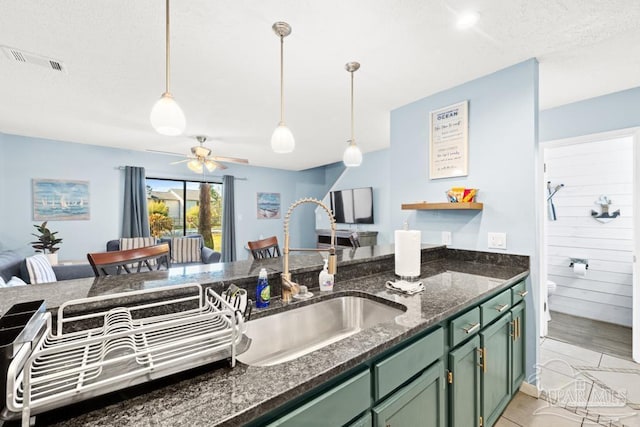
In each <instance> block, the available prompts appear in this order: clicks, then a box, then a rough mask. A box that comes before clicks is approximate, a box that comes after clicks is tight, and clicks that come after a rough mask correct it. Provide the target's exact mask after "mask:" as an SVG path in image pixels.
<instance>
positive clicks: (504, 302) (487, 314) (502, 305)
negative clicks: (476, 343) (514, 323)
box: [480, 289, 511, 328]
mask: <svg viewBox="0 0 640 427" xmlns="http://www.w3.org/2000/svg"><path fill="white" fill-rule="evenodd" d="M510 307H511V289H507V290H506V291H503V292H502V293H500V294H498V295H496V296H495V297H493V298H491V299H490V300H489V301H487V302H485V303H484V304H482V305H481V306H480V313H481V316H482V318H481V320H482V327H483V328H484V327H485V326H487V325H488V324H489V323H491V322H493V321H494V320H495V319H497V318H498V317H500V316H502V315H503V314H505V313H507V312H508V311H509V308H510Z"/></svg>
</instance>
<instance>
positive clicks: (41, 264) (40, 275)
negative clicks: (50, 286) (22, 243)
mask: <svg viewBox="0 0 640 427" xmlns="http://www.w3.org/2000/svg"><path fill="white" fill-rule="evenodd" d="M26 261H27V271H28V272H29V281H30V282H31V284H32V285H38V284H40V283H50V282H55V281H57V280H58V279H56V273H54V271H53V268H51V264H49V258H47V256H46V255H44V254H38V255H34V256H30V257H27V258H26ZM12 280H13V279H12Z"/></svg>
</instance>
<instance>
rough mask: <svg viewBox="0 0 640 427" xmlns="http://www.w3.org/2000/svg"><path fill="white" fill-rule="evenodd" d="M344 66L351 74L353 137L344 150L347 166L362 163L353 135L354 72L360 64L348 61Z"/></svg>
mask: <svg viewBox="0 0 640 427" xmlns="http://www.w3.org/2000/svg"><path fill="white" fill-rule="evenodd" d="M344 68H345V69H346V70H347V71H348V72H349V73H350V74H351V139H350V140H349V141H347V142H348V143H349V146H348V147H347V149H346V150H344V155H343V156H342V161H343V162H344V165H345V166H346V167H357V166H360V165H361V164H362V152H361V151H360V148H358V146H357V145H356V138H355V137H354V135H353V73H355V72H356V71H358V69H359V68H360V64H359V63H357V62H348V63H347V64H346V65H345V66H344Z"/></svg>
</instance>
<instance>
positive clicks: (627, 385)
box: [496, 338, 640, 427]
mask: <svg viewBox="0 0 640 427" xmlns="http://www.w3.org/2000/svg"><path fill="white" fill-rule="evenodd" d="M537 377H538V384H539V388H540V389H541V391H542V396H541V397H540V399H535V398H533V397H531V396H528V395H526V394H524V393H522V392H520V393H518V394H517V395H516V397H515V398H514V399H513V400H512V401H511V403H510V404H509V406H508V407H507V409H505V411H504V413H503V414H502V417H501V418H500V419H499V420H498V422H497V423H496V427H516V426H520V427H538V426H544V427H580V426H608V427H627V426H628V427H640V364H636V363H634V362H632V361H630V360H625V359H621V358H618V357H613V356H610V355H607V354H603V353H599V352H596V351H592V350H589V349H585V348H580V347H577V346H574V345H571V344H567V343H564V342H561V341H556V340H553V339H551V338H546V339H543V340H542V343H541V346H540V361H539V366H538V370H537Z"/></svg>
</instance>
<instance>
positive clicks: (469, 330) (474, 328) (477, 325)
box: [462, 323, 480, 334]
mask: <svg viewBox="0 0 640 427" xmlns="http://www.w3.org/2000/svg"><path fill="white" fill-rule="evenodd" d="M479 328H480V323H469V327H468V328H462V330H463V331H464V333H465V334H470V333H472V332H475V331H477V330H478V329H479Z"/></svg>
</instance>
